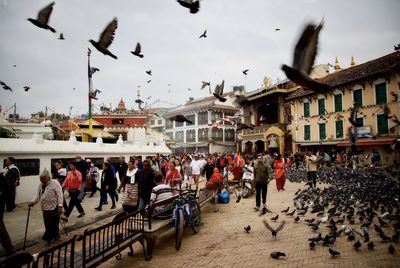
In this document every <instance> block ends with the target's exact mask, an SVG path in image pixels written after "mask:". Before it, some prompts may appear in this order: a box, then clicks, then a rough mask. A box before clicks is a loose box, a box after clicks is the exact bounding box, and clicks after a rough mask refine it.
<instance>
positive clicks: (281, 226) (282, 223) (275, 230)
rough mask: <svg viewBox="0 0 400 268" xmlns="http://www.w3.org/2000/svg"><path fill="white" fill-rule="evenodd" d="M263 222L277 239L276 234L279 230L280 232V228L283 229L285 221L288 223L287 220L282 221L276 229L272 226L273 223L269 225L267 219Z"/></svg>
mask: <svg viewBox="0 0 400 268" xmlns="http://www.w3.org/2000/svg"><path fill="white" fill-rule="evenodd" d="M263 223H264V225H265V227H267V229H268V230H270V231H271V234H272V236H273V237H275V239H276V235H277V234H278V232H279V231H280V230H282V229H283V226H285V223H286V222H285V221H282V222H281V223H280V224H279V225H278V226H277V227H276V228H275V229H274V228H272V226H271V225H269V223H268V222H267V220H263Z"/></svg>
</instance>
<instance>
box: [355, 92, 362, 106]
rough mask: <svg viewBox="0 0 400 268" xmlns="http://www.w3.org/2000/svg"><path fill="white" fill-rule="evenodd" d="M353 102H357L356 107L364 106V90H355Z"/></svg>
mask: <svg viewBox="0 0 400 268" xmlns="http://www.w3.org/2000/svg"><path fill="white" fill-rule="evenodd" d="M353 102H355V105H356V107H362V106H363V99H362V89H361V88H360V89H356V90H353Z"/></svg>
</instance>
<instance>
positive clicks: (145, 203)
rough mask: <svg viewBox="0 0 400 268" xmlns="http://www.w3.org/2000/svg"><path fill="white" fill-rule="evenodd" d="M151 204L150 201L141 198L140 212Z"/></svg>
mask: <svg viewBox="0 0 400 268" xmlns="http://www.w3.org/2000/svg"><path fill="white" fill-rule="evenodd" d="M149 203H150V200H149V199H147V198H142V197H140V198H139V210H142V209H145V208H146V206H147V205H148V204H149Z"/></svg>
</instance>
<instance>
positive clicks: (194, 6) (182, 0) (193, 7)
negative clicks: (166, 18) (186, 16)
mask: <svg viewBox="0 0 400 268" xmlns="http://www.w3.org/2000/svg"><path fill="white" fill-rule="evenodd" d="M177 2H178V3H179V4H180V5H181V6H183V7H186V8H188V9H189V10H190V13H192V14H195V13H197V12H198V11H199V9H200V1H199V0H177Z"/></svg>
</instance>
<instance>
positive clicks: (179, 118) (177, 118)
mask: <svg viewBox="0 0 400 268" xmlns="http://www.w3.org/2000/svg"><path fill="white" fill-rule="evenodd" d="M169 120H171V121H176V122H181V123H183V122H185V121H186V122H188V123H189V124H193V122H192V121H190V120H189V119H187V118H186V117H185V116H184V115H181V114H178V115H176V116H174V117H171V118H170V119H169Z"/></svg>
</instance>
